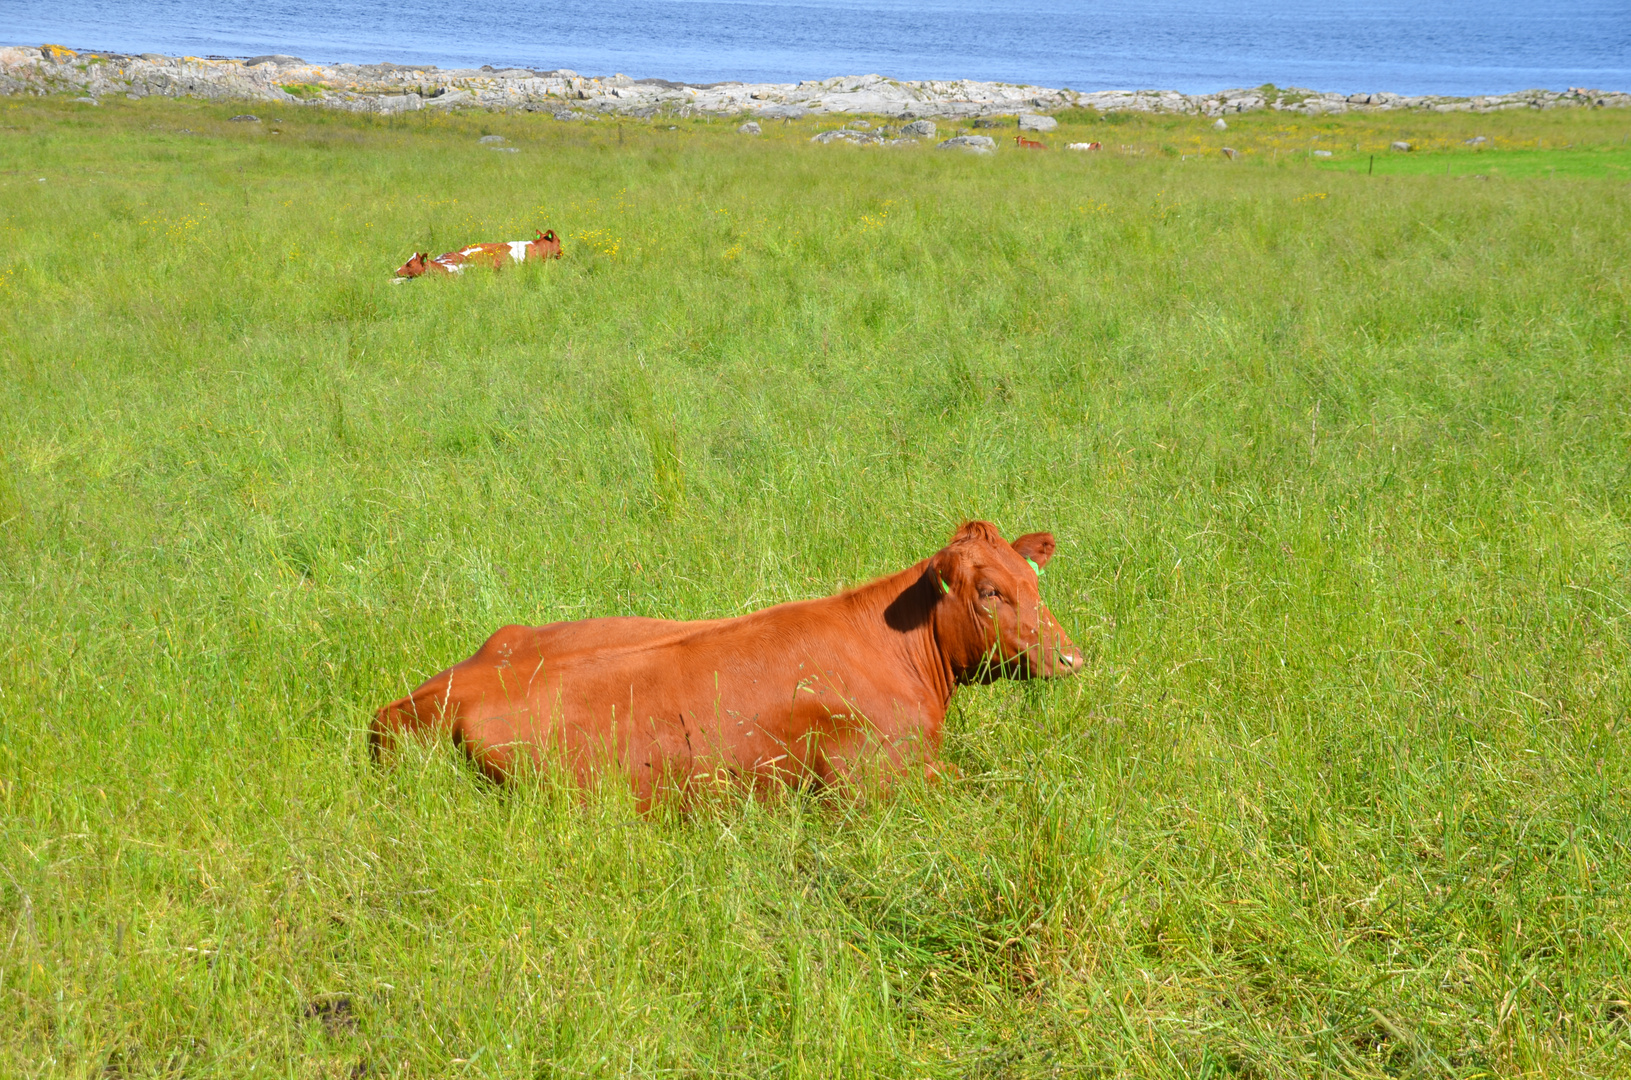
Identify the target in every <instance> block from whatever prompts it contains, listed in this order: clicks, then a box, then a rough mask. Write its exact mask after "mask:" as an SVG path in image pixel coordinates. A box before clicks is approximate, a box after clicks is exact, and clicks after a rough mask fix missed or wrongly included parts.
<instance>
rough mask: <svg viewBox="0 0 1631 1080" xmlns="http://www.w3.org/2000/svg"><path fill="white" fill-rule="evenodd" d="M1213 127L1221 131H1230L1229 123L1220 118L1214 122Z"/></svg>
mask: <svg viewBox="0 0 1631 1080" xmlns="http://www.w3.org/2000/svg"><path fill="white" fill-rule="evenodd" d="M1212 126H1213V127H1215V128H1217V129H1218V130H1219V131H1228V130H1229V121H1227V120H1225V119H1224V118H1223V117H1221V116H1220V117H1218V118H1217V119H1216V120H1214V121H1212Z"/></svg>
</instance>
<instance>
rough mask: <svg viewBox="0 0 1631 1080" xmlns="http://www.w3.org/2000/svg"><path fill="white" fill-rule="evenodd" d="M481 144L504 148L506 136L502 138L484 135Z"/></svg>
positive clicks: (500, 136)
mask: <svg viewBox="0 0 1631 1080" xmlns="http://www.w3.org/2000/svg"><path fill="white" fill-rule="evenodd" d="M480 142H481V145H483V146H503V145H504V136H502V135H483V136H482V137H481V140H480Z"/></svg>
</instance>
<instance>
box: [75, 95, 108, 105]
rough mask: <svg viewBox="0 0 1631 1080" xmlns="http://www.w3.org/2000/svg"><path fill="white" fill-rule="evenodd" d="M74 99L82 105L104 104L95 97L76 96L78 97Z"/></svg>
mask: <svg viewBox="0 0 1631 1080" xmlns="http://www.w3.org/2000/svg"><path fill="white" fill-rule="evenodd" d="M74 100H75V101H77V102H79V103H80V104H81V105H100V104H102V103H101V102H100V101H97V100H96V99H95V98H93V97H76V98H74Z"/></svg>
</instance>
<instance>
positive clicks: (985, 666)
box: [924, 521, 1082, 682]
mask: <svg viewBox="0 0 1631 1080" xmlns="http://www.w3.org/2000/svg"><path fill="white" fill-rule="evenodd" d="M1053 548H1054V544H1053V534H1052V533H1045V532H1041V533H1026V534H1025V535H1024V536H1021V537H1020V538H1019V539H1017V540H1015V541H1014V542H1013V543H1009V542H1008V541H1007V540H1004V539H1003V538H1002V534H1001V533H1000V532H998V531H997V527H996V526H995V525H993V524H991V523H990V522H988V521H971V522H969V523H968V524H966V525H964V526H963V527H962V528H960V529H958V530H957V532H956V534H955V535H953V536H952V538H951V542H950V543H949V544H947V545H946V546H945V547H943V548H941V549H940V550H939V551H938V552H936V553H935V554H934V556H933V557H932V558H930V559H929V563H928V567H927V569H926V571H925V573H924V577H925V578H926V579H927V582H928V584H929V586H930V587H931V588H932V590H933V592H934V593H935V601H934V605H935V606H934V626H935V638H936V639H937V641H938V642H939V645H940V648H941V650H942V652H943V654H944V655H945V657H946V659H947V660H948V661H950V663H951V667H952V671H953V673H954V674H955V675H956V676H957V678H958V680H959V681H963V682H990V681H991V680H993V679H998V678H1002V677H1004V676H1007V677H1009V678H1020V679H1028V678H1033V677H1036V676H1043V677H1052V676H1060V675H1073V674H1075V673H1076V672H1077V671H1079V670H1080V669H1081V667H1082V651H1081V650H1080V649H1078V648H1077V647H1076V644H1075V643H1074V642H1073V641H1071V640H1070V637H1069V636H1068V635H1067V634H1066V633H1065V631H1064V628H1063V627H1061V626H1060V625H1059V624H1058V623H1057V622H1056V621H1055V620H1054V617H1053V613H1052V612H1050V611H1049V610H1048V606H1047V605H1046V604H1044V603H1043V602H1042V592H1041V581H1040V578H1041V574H1042V568H1043V567H1044V566H1046V565H1047V562H1048V560H1049V559H1050V558H1052V557H1053Z"/></svg>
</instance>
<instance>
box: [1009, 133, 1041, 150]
mask: <svg viewBox="0 0 1631 1080" xmlns="http://www.w3.org/2000/svg"><path fill="white" fill-rule="evenodd" d="M1014 145H1015V146H1017V147H1019V148H1020V149H1021V150H1046V149H1047V148H1048V144H1047V143H1039V142H1037V141H1036V140H1035V139H1027V138H1026V137H1025V136H1023V135H1015V136H1014Z"/></svg>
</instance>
